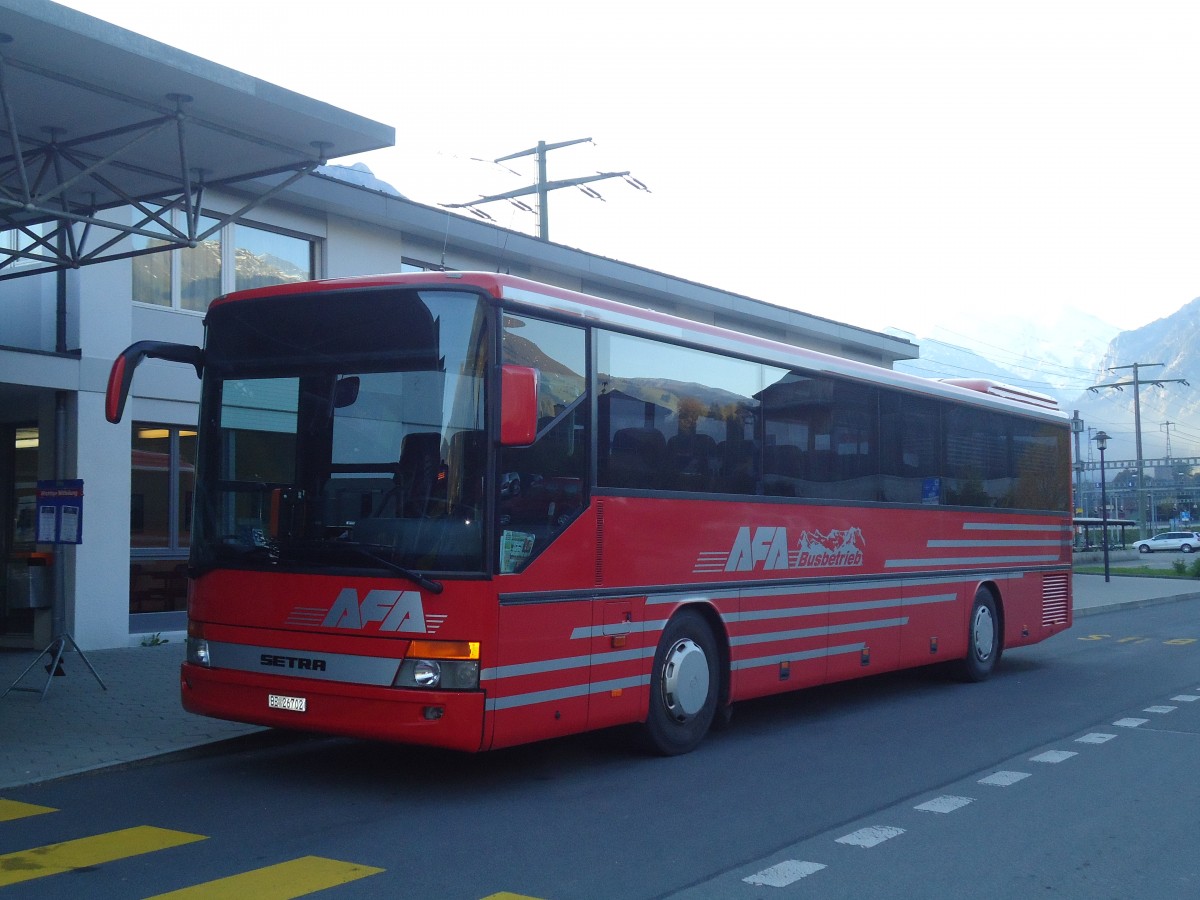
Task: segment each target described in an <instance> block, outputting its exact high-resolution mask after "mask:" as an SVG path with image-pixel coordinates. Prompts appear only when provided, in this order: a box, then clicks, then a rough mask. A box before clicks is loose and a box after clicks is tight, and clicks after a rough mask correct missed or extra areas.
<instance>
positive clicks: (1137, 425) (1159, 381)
mask: <svg viewBox="0 0 1200 900" xmlns="http://www.w3.org/2000/svg"><path fill="white" fill-rule="evenodd" d="M1162 365H1165V363H1130V364H1129V365H1127V366H1110V367H1109V370H1108V371H1110V372H1117V371H1119V370H1121V369H1132V370H1133V378H1132V379H1130V380H1128V381H1114V382H1110V383H1109V384H1094V385H1092V386H1091V387H1090V388H1088V390H1089V391H1091V392H1092V393H1093V394H1098V393H1100V389H1101V388H1113V389H1115V390H1118V391H1123V390H1125V388H1127V387H1130V386H1132V387H1133V434H1134V438H1135V441H1136V446H1137V511H1138V512H1137V523H1138V532H1139V536H1141V537H1145V534H1144V533H1143V532H1144V526H1145V524H1146V508H1145V502H1144V497H1145V488H1146V483H1145V474H1144V472H1143V471H1142V468H1143V467H1142V459H1143V457H1142V396H1141V388H1142V385H1143V384H1153V385H1156V386H1158V387H1163V386H1164V385H1168V384H1182V385H1186V386H1188V387H1190V386H1191V385H1189V384H1188V382H1187V381H1186V380H1185V379H1183V378H1151V379H1148V380H1146V381H1143V380H1142V379H1141V370H1142V369H1148V368H1153V367H1155V366H1162Z"/></svg>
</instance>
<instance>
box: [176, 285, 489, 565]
mask: <svg viewBox="0 0 1200 900" xmlns="http://www.w3.org/2000/svg"><path fill="white" fill-rule="evenodd" d="M485 323H486V315H485V308H484V307H483V305H482V303H481V302H480V299H479V297H478V296H477V295H475V294H473V293H468V292H463V291H445V290H443V291H430V290H403V289H396V288H388V289H366V290H358V291H346V292H342V293H336V292H328V291H326V292H321V293H319V294H315V295H313V294H310V295H306V296H277V297H263V298H258V299H254V298H250V299H243V300H237V301H230V302H226V303H224V304H221V303H218V304H214V306H213V308H212V309H211V311H210V313H209V317H208V343H207V347H206V349H205V356H206V369H205V382H204V400H203V402H202V410H203V411H202V414H201V423H200V429H201V433H200V451H199V452H200V454H201V456H202V457H203V458H204V460H205V463H206V464H205V465H204V466H203V471H204V472H205V473H206V474H205V476H204V477H203V478H201V479H200V480H199V481H198V482H197V486H196V490H197V515H196V517H195V520H196V526H195V528H196V531H195V533H194V535H193V544H192V547H193V551H192V552H193V556H192V563H193V565H194V566H195V567H196V568H198V569H201V570H203V569H210V568H213V567H217V566H233V567H237V568H270V569H276V570H278V569H294V570H304V571H314V570H318V571H319V570H329V569H338V570H343V571H345V570H368V571H371V570H375V571H379V572H380V573H389V574H400V575H402V576H407V577H409V578H412V579H414V580H416V581H417V582H418V583H422V584H424V585H425V586H429V584H430V583H431V582H430V579H429V578H428V577H427V576H426V575H423V574H422V573H431V574H434V575H436V574H437V573H450V574H453V573H466V572H481V571H482V570H483V568H484V559H485V555H484V544H483V540H484V539H483V534H484V529H483V517H484V515H485V513H486V510H485V509H484V508H483V504H484V500H485V497H484V467H485V457H486V443H485V440H484V434H485V431H484V427H485V420H484V410H485V402H484V382H485V373H486V372H487V355H488V350H487V338H486V324H485Z"/></svg>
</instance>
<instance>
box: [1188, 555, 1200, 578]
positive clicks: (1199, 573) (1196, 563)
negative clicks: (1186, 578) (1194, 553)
mask: <svg viewBox="0 0 1200 900" xmlns="http://www.w3.org/2000/svg"><path fill="white" fill-rule="evenodd" d="M1188 574H1189V575H1191V576H1192V577H1193V578H1200V559H1195V560H1192V564H1191V565H1190V566H1188Z"/></svg>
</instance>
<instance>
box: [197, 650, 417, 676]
mask: <svg viewBox="0 0 1200 900" xmlns="http://www.w3.org/2000/svg"><path fill="white" fill-rule="evenodd" d="M208 652H209V654H210V658H211V660H212V667H213V668H214V669H236V670H237V671H239V672H258V673H260V674H264V675H277V676H281V677H284V678H315V679H317V680H319V681H342V682H347V683H350V684H371V685H377V686H381V687H391V684H392V681H393V680H394V679H395V677H396V672H397V670H398V669H399V668H400V660H398V659H388V658H386V657H381V656H354V655H352V654H349V653H325V652H322V651H316V650H294V649H291V648H285V647H255V646H252V645H250V644H229V643H224V642H220V641H209V642H208Z"/></svg>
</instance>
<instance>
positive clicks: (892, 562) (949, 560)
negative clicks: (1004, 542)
mask: <svg viewBox="0 0 1200 900" xmlns="http://www.w3.org/2000/svg"><path fill="white" fill-rule="evenodd" d="M1039 562H1040V563H1050V562H1058V557H1057V556H943V557H939V558H937V559H889V560H887V561H886V562H885V563H884V564H883V565H884V567H885V568H888V569H898V568H900V567H901V566H904V567H906V568H907V567H909V566H914V567H915V566H996V565H1000V564H1001V563H1039Z"/></svg>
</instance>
